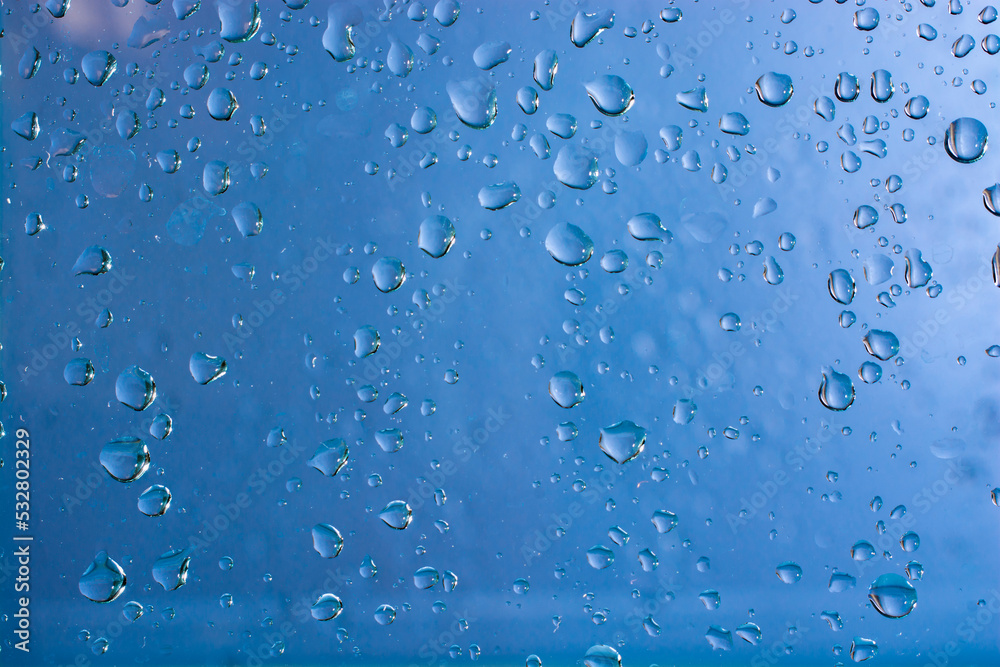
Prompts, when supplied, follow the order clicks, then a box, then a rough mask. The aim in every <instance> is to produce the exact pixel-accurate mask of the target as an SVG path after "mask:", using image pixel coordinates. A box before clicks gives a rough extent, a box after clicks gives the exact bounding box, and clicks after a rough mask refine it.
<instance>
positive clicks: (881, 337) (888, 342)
mask: <svg viewBox="0 0 1000 667" xmlns="http://www.w3.org/2000/svg"><path fill="white" fill-rule="evenodd" d="M864 343H865V349H866V350H868V354H870V355H872V356H873V357H875V358H876V359H879V360H881V361H886V360H887V359H891V358H892V357H894V356H896V353H897V352H899V339H898V338H897V337H896V334H894V333H892V332H891V331H882V330H881V329H870V330H869V331H868V333H866V334H865V337H864Z"/></svg>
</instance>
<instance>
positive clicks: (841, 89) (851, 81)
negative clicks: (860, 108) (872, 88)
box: [833, 72, 861, 102]
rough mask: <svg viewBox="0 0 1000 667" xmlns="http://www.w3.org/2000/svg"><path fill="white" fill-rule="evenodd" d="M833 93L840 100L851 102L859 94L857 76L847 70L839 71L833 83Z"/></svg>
mask: <svg viewBox="0 0 1000 667" xmlns="http://www.w3.org/2000/svg"><path fill="white" fill-rule="evenodd" d="M833 93H834V95H836V96H837V99H838V100H840V101H841V102H853V101H854V100H856V99H858V95H860V94H861V84H860V83H859V82H858V77H856V76H854V75H853V74H851V73H849V72H841V73H840V74H838V75H837V81H836V83H834V85H833Z"/></svg>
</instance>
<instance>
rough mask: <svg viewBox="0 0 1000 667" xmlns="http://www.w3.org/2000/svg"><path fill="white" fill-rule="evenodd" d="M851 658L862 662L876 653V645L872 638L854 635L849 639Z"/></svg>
mask: <svg viewBox="0 0 1000 667" xmlns="http://www.w3.org/2000/svg"><path fill="white" fill-rule="evenodd" d="M850 653H851V660H853V661H854V662H864V661H865V660H869V659H871V658H874V657H875V656H876V655H878V645H877V644H876V643H875V641H874V640H872V639H865V638H864V637H855V638H854V639H853V640H851V651H850Z"/></svg>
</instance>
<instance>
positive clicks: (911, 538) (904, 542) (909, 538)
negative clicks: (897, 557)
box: [899, 530, 920, 553]
mask: <svg viewBox="0 0 1000 667" xmlns="http://www.w3.org/2000/svg"><path fill="white" fill-rule="evenodd" d="M899 546H900V547H902V549H903V551H906V552H908V553H909V552H911V551H916V550H917V549H919V548H920V536H919V535H917V534H916V533H915V532H913V531H912V530H911V531H907V532H906V533H904V534H903V536H902V537H900V538H899Z"/></svg>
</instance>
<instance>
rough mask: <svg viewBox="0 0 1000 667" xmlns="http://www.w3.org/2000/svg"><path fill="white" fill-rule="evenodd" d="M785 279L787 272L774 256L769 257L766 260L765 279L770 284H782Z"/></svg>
mask: <svg viewBox="0 0 1000 667" xmlns="http://www.w3.org/2000/svg"><path fill="white" fill-rule="evenodd" d="M784 279H785V272H784V271H782V270H781V267H780V266H779V265H778V262H777V260H775V259H774V257H768V258H767V259H766V260H765V261H764V280H766V281H767V283H768V284H769V285H780V284H781V282H782V281H783V280H784Z"/></svg>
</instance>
